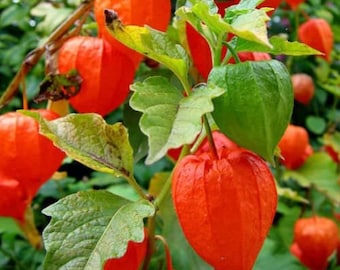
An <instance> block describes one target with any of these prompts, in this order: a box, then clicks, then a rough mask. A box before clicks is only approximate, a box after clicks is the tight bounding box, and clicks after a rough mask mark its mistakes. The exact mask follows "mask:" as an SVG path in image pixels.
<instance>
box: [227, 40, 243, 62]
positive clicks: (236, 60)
mask: <svg viewBox="0 0 340 270" xmlns="http://www.w3.org/2000/svg"><path fill="white" fill-rule="evenodd" d="M223 43H224V44H225V45H226V46H227V48H228V50H229V52H230V53H231V55H232V56H233V58H234V60H235V62H236V63H241V60H240V58H239V57H238V55H237V53H236V52H235V50H234V48H233V47H232V46H231V45H230V44H229V43H228V42H223Z"/></svg>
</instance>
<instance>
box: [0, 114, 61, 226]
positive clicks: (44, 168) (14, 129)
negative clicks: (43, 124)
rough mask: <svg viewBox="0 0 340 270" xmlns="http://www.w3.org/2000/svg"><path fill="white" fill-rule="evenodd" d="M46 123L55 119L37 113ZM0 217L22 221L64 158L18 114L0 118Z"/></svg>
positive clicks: (33, 122) (36, 126)
mask: <svg viewBox="0 0 340 270" xmlns="http://www.w3.org/2000/svg"><path fill="white" fill-rule="evenodd" d="M38 112H39V113H40V114H41V115H42V117H44V118H45V119H48V120H53V119H55V118H57V117H58V115H57V114H55V113H53V112H52V111H49V110H43V109H41V110H38ZM0 141H1V143H0V152H1V159H0V193H1V194H2V196H1V197H0V216H7V217H13V218H15V219H17V220H19V221H23V220H24V213H25V210H26V208H27V207H28V206H29V205H30V203H31V201H32V199H33V197H34V196H35V195H36V193H37V192H38V190H39V188H40V187H41V186H42V185H43V184H44V183H45V182H46V181H47V180H49V179H50V177H51V176H52V175H53V173H54V172H55V171H56V170H57V169H58V168H59V166H60V165H61V162H62V161H63V159H64V157H65V154H64V152H62V151H61V150H60V149H58V148H57V147H55V146H54V145H53V143H52V142H51V141H50V140H49V139H47V138H46V137H44V136H42V135H40V134H39V124H38V122H37V121H36V120H34V119H33V118H31V117H28V116H25V115H23V114H21V113H19V112H9V113H6V114H3V115H1V116H0Z"/></svg>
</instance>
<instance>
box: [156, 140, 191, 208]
mask: <svg viewBox="0 0 340 270" xmlns="http://www.w3.org/2000/svg"><path fill="white" fill-rule="evenodd" d="M188 153H189V145H187V144H186V145H184V146H183V148H182V151H181V154H180V155H179V158H178V161H180V160H181V159H182V158H183V157H184V156H186V155H187V154H188ZM178 161H177V164H178ZM173 171H174V170H172V172H171V175H170V176H169V178H168V179H167V180H166V182H165V184H164V186H163V187H162V189H161V192H160V193H159V195H158V196H157V197H156V199H155V202H154V203H155V205H156V207H160V206H161V204H162V203H163V201H164V199H165V198H166V197H167V195H168V194H169V192H170V189H171V182H172V174H173Z"/></svg>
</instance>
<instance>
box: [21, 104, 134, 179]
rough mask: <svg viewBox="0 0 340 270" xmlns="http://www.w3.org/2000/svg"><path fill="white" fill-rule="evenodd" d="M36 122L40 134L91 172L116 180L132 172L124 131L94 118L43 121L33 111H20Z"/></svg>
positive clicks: (75, 117)
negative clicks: (115, 178)
mask: <svg viewBox="0 0 340 270" xmlns="http://www.w3.org/2000/svg"><path fill="white" fill-rule="evenodd" d="M22 113H24V114H26V115H28V116H31V117H34V118H35V119H37V120H38V121H39V124H40V133H41V134H43V135H44V136H46V137H48V138H49V139H50V140H52V141H53V142H54V144H55V145H56V146H58V147H59V148H61V149H62V150H63V151H65V152H66V154H67V155H68V156H69V157H71V158H73V159H75V160H77V161H79V162H81V163H82V164H84V165H85V166H88V167H90V168H92V169H94V170H97V171H101V172H106V173H111V174H114V175H116V176H130V175H131V174H132V172H133V153H132V149H131V146H130V143H129V139H128V133H127V130H126V128H125V127H124V126H123V125H122V124H121V123H116V124H114V125H108V124H106V123H105V120H104V119H103V118H102V117H101V116H100V115H98V114H94V113H88V114H69V115H67V116H65V117H62V118H58V119H56V120H53V121H47V120H45V119H44V118H42V117H41V116H40V114H39V113H37V112H34V111H22Z"/></svg>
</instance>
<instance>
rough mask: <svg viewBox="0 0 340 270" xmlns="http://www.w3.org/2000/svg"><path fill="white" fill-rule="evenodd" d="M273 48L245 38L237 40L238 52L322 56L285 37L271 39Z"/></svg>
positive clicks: (304, 45) (236, 48)
mask: <svg viewBox="0 0 340 270" xmlns="http://www.w3.org/2000/svg"><path fill="white" fill-rule="evenodd" d="M269 42H270V44H271V45H272V48H270V47H268V46H264V45H262V44H259V43H256V42H253V41H249V40H246V39H243V38H239V39H237V42H236V47H235V50H236V51H237V52H267V53H271V54H275V55H278V54H285V55H293V56H302V55H322V53H321V52H319V51H317V50H315V49H313V48H311V47H309V46H307V45H306V44H304V43H300V42H297V41H294V42H290V41H288V40H286V39H285V38H283V37H280V36H273V37H271V38H270V39H269Z"/></svg>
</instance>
